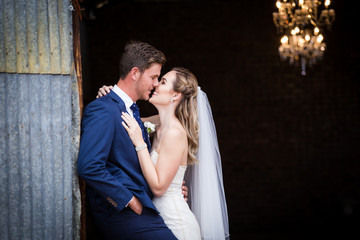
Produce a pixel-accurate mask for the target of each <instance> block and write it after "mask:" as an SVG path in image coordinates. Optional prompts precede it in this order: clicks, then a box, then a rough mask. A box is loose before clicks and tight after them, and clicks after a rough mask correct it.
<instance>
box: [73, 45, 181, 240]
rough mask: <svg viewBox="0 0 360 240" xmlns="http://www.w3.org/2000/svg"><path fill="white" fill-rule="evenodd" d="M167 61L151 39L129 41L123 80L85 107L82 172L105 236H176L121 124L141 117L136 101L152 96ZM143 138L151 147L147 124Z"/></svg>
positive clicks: (123, 58)
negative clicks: (128, 118) (127, 117)
mask: <svg viewBox="0 0 360 240" xmlns="http://www.w3.org/2000/svg"><path fill="white" fill-rule="evenodd" d="M165 61H166V58H165V56H164V54H163V53H162V52H161V51H159V50H157V49H155V48H154V47H153V46H151V45H149V44H147V43H144V42H130V43H128V44H127V45H126V46H125V51H124V53H123V54H122V56H121V59H120V79H119V81H118V83H117V84H116V85H115V86H114V88H113V89H112V91H111V92H110V93H109V94H107V95H106V96H104V97H101V98H98V99H96V100H94V101H92V102H91V103H90V104H89V105H88V106H87V107H86V108H85V111H84V115H83V119H82V127H81V141H80V151H79V156H78V173H79V176H80V177H81V178H82V179H83V180H84V181H85V182H86V195H87V202H88V204H89V207H90V212H91V216H92V220H93V222H94V224H95V226H96V227H97V229H98V230H99V231H100V233H101V234H102V237H103V239H127V240H128V239H141V240H146V239H149V240H150V239H151V240H153V239H164V240H165V239H166V240H169V239H176V238H175V236H174V235H173V233H172V232H171V230H170V229H169V228H168V227H167V226H166V225H165V223H164V221H163V219H162V218H161V216H160V215H159V213H158V211H157V209H156V208H155V206H154V205H153V203H152V201H151V198H152V197H153V196H152V193H151V190H150V188H149V186H148V184H147V183H146V180H145V178H144V176H143V174H142V171H141V168H140V165H139V161H138V157H137V153H136V149H135V148H134V145H133V144H132V142H131V140H130V138H129V136H128V134H127V132H126V130H125V129H124V127H123V126H122V124H121V122H122V119H121V113H122V112H128V113H129V114H131V115H134V117H135V116H139V113H138V108H137V106H136V104H134V103H135V102H136V101H137V100H139V99H141V100H148V99H149V95H150V93H151V91H152V89H153V88H154V87H156V86H158V84H159V83H158V78H159V76H160V71H161V68H162V66H163V65H164V64H165ZM140 125H141V127H142V128H143V124H142V123H141V124H140ZM143 137H144V140H145V142H146V143H147V146H148V148H149V149H150V143H149V139H148V135H147V133H146V130H145V129H144V128H143Z"/></svg>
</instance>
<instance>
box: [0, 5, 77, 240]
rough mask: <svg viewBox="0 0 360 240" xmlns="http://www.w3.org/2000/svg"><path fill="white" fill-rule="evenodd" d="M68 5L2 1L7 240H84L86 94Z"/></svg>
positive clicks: (2, 186)
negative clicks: (80, 169) (80, 174)
mask: <svg viewBox="0 0 360 240" xmlns="http://www.w3.org/2000/svg"><path fill="white" fill-rule="evenodd" d="M71 17H72V14H71V11H70V10H69V1H67V0H26V1H25V0H0V72H2V73H0V212H1V214H0V239H2V240H3V239H4V240H5V239H46V240H48V239H78V238H79V227H80V226H79V219H80V194H79V188H78V178H77V174H76V166H75V162H76V158H77V151H78V145H79V132H80V130H79V123H80V109H79V95H78V93H79V90H78V85H77V80H76V76H75V71H74V69H72V68H71V66H72V61H73V59H72V21H71Z"/></svg>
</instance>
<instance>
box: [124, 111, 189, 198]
mask: <svg viewBox="0 0 360 240" xmlns="http://www.w3.org/2000/svg"><path fill="white" fill-rule="evenodd" d="M122 117H123V119H124V122H123V126H124V128H125V129H126V131H127V132H128V133H129V136H130V138H131V140H132V141H133V143H134V145H135V146H136V147H141V146H143V145H144V144H145V142H144V140H143V138H142V135H141V129H140V127H139V125H138V124H137V122H136V120H135V119H134V118H131V117H130V116H129V115H128V114H123V116H122ZM186 143H187V140H186V135H185V134H183V133H182V132H180V130H177V129H169V130H168V131H167V132H166V134H165V135H164V136H163V141H162V143H161V144H162V145H161V149H160V152H159V159H158V161H157V164H156V166H155V165H154V163H153V162H152V160H151V158H150V154H149V152H148V151H147V148H143V149H141V150H139V151H138V152H137V154H138V158H139V162H140V166H141V170H142V172H143V175H144V177H145V179H146V181H147V183H148V184H149V187H150V189H151V191H152V193H153V194H154V196H157V197H158V196H161V195H162V194H164V192H165V191H166V189H167V188H168V187H169V185H170V183H171V182H172V180H173V179H174V177H175V175H176V172H177V170H178V168H179V165H180V163H181V159H182V158H183V157H184V152H185V151H184V149H186Z"/></svg>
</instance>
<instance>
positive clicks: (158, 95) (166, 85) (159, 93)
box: [149, 71, 176, 106]
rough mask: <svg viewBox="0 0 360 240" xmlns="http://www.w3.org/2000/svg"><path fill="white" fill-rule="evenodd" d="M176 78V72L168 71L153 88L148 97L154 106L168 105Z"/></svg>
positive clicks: (172, 94)
mask: <svg viewBox="0 0 360 240" xmlns="http://www.w3.org/2000/svg"><path fill="white" fill-rule="evenodd" d="M175 79H176V72H175V71H170V72H168V73H166V74H165V75H164V76H163V77H162V78H161V81H160V83H159V86H158V87H156V88H155V91H154V93H153V95H152V97H151V98H150V100H149V102H150V103H152V104H153V105H154V106H157V105H168V104H170V103H171V98H172V97H173V96H174V95H175V92H174V90H173V84H174V82H175Z"/></svg>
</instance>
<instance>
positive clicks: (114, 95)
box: [108, 91, 151, 152]
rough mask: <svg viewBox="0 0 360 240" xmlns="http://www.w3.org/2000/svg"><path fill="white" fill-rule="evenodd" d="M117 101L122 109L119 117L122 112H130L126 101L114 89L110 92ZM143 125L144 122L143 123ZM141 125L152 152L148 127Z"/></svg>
mask: <svg viewBox="0 0 360 240" xmlns="http://www.w3.org/2000/svg"><path fill="white" fill-rule="evenodd" d="M108 95H109V96H110V97H111V98H112V99H113V100H114V101H115V102H117V103H118V104H117V105H118V108H119V110H120V113H119V114H120V115H119V117H121V112H127V113H129V112H128V111H127V109H126V106H125V103H124V101H123V100H122V99H121V98H120V97H119V96H118V95H117V94H116V93H115V92H114V91H110V93H109V94H108ZM142 125H143V124H142ZM140 127H141V129H142V132H143V135H144V137H145V142H146V144H147V145H148V150H149V152H150V150H151V143H150V139H149V134H148V132H147V131H146V129H145V127H144V125H143V126H140Z"/></svg>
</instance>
